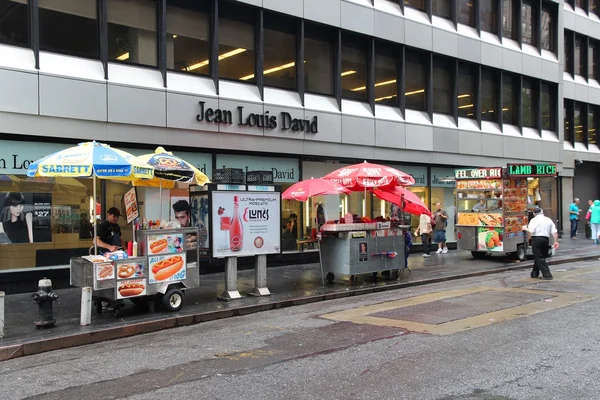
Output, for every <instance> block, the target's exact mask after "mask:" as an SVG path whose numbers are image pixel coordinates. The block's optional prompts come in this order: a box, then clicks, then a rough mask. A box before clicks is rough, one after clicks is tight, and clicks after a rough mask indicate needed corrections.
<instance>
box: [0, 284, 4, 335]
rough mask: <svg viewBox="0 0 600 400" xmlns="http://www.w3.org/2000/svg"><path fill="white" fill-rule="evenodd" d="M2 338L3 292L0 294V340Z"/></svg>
mask: <svg viewBox="0 0 600 400" xmlns="http://www.w3.org/2000/svg"><path fill="white" fill-rule="evenodd" d="M3 337H4V292H0V339H2V338H3Z"/></svg>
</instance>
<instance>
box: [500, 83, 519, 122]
mask: <svg viewBox="0 0 600 400" xmlns="http://www.w3.org/2000/svg"><path fill="white" fill-rule="evenodd" d="M508 79H510V87H511V90H512V93H511V94H512V98H511V99H510V100H511V103H512V104H510V107H512V109H510V108H509V109H510V112H511V117H512V119H511V120H510V121H506V118H505V116H504V113H505V111H504V109H505V108H507V107H506V102H505V96H504V95H505V87H506V86H507V85H509V83H507V81H508ZM520 80H521V76H520V75H516V74H513V73H510V72H507V71H502V90H501V92H502V125H503V126H504V125H512V126H516V127H520V118H519V114H520V110H521V108H520V104H519V103H520V100H519V99H520V90H521V83H520Z"/></svg>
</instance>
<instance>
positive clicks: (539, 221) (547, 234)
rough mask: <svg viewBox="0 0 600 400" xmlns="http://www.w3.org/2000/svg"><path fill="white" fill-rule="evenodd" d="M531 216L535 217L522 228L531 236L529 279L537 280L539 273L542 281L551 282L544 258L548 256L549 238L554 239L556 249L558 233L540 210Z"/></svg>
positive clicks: (534, 211) (536, 209)
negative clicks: (531, 258) (531, 255)
mask: <svg viewBox="0 0 600 400" xmlns="http://www.w3.org/2000/svg"><path fill="white" fill-rule="evenodd" d="M533 214H534V215H535V217H533V218H532V219H531V221H529V226H523V230H524V231H527V232H528V233H529V236H531V249H532V250H533V259H534V262H533V270H532V271H531V277H532V278H538V277H539V276H540V271H541V272H542V279H546V280H552V274H551V273H550V268H548V263H547V262H546V257H547V256H548V249H549V248H550V239H551V238H553V239H554V248H555V249H558V231H557V230H556V225H554V222H552V220H551V219H550V218H548V217H546V216H545V215H544V212H543V211H542V210H541V209H539V208H535V209H534V210H533Z"/></svg>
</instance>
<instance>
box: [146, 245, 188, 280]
mask: <svg viewBox="0 0 600 400" xmlns="http://www.w3.org/2000/svg"><path fill="white" fill-rule="evenodd" d="M148 262H149V265H148V274H149V277H150V280H149V282H150V283H151V284H152V283H160V282H172V281H182V280H184V279H185V278H186V266H187V263H186V257H185V253H181V254H170V255H164V256H150V257H149V258H148Z"/></svg>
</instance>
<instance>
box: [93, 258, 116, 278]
mask: <svg viewBox="0 0 600 400" xmlns="http://www.w3.org/2000/svg"><path fill="white" fill-rule="evenodd" d="M94 270H95V274H94V275H95V277H96V281H107V280H109V279H115V267H114V266H113V264H112V262H105V263H96V264H94Z"/></svg>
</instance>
